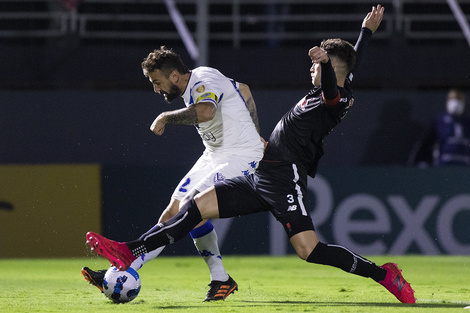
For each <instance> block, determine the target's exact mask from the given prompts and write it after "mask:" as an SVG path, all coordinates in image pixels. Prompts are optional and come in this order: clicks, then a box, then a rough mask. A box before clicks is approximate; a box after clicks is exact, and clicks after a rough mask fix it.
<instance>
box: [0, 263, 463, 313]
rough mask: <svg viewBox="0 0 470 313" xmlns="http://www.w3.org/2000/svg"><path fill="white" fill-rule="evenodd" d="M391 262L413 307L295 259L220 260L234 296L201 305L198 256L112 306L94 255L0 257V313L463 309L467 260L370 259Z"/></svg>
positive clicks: (152, 267) (154, 268)
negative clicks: (94, 277)
mask: <svg viewBox="0 0 470 313" xmlns="http://www.w3.org/2000/svg"><path fill="white" fill-rule="evenodd" d="M370 259H371V260H373V261H374V262H376V263H378V264H382V263H385V262H388V261H393V262H396V263H398V265H399V267H401V268H402V269H403V274H404V276H405V278H406V279H407V280H408V281H409V282H410V283H411V285H412V287H413V288H414V289H415V292H416V293H415V295H416V298H417V303H416V304H415V305H404V304H401V303H399V302H398V301H397V300H396V299H395V297H393V296H392V295H391V294H390V293H388V292H387V291H386V290H385V289H384V288H383V287H382V286H380V285H378V284H377V283H375V282H373V281H372V280H371V279H365V278H362V277H358V276H355V275H351V274H347V273H344V272H343V271H341V270H338V269H334V268H330V267H326V266H321V265H313V264H308V263H306V262H304V261H301V260H300V259H298V258H297V257H296V256H287V257H270V256H226V257H225V258H224V264H225V267H226V269H227V271H228V272H229V273H230V275H232V277H233V278H234V279H235V280H236V281H237V282H238V284H239V291H238V292H235V293H234V294H232V295H231V296H229V297H228V298H227V300H226V301H220V302H214V303H203V302H202V300H203V299H204V296H205V294H206V292H207V284H208V283H209V273H208V270H207V267H206V265H205V263H204V261H203V260H202V259H201V258H200V257H160V258H157V259H156V260H154V261H152V262H150V263H147V265H146V266H144V267H143V268H142V269H141V270H140V271H139V274H140V277H141V280H142V290H141V292H140V294H139V296H138V297H137V298H136V299H135V300H134V301H132V302H130V303H127V304H113V303H112V302H111V301H109V300H107V299H106V298H105V297H104V295H102V294H101V293H100V292H99V291H98V289H96V288H95V287H92V286H90V285H89V284H88V283H86V282H85V281H84V280H83V278H82V276H81V275H80V269H81V268H82V267H83V266H88V267H90V268H92V269H101V268H107V267H108V264H109V263H108V262H107V261H106V260H104V259H102V258H99V257H96V258H94V257H93V258H83V259H82V258H79V259H33V260H31V259H0V273H1V275H0V290H1V292H0V312H3V313H5V312H87V313H94V312H100V313H102V312H250V313H255V312H366V313H367V312H381V313H384V312H393V313H401V312H427V313H428V312H445V313H449V312H462V313H465V312H468V313H470V309H469V310H465V309H464V307H466V306H470V281H469V280H470V258H469V257H468V256H374V257H370Z"/></svg>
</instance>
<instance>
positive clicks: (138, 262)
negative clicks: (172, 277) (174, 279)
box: [130, 246, 165, 271]
mask: <svg viewBox="0 0 470 313" xmlns="http://www.w3.org/2000/svg"><path fill="white" fill-rule="evenodd" d="M164 248H165V246H163V247H160V248H157V249H155V250H153V251H150V252H148V253H146V254H144V255H141V256H140V257H138V258H137V259H135V260H134V262H132V264H131V266H130V267H132V268H133V269H134V270H136V271H138V270H140V269H141V268H142V266H144V264H145V263H147V262H148V261H150V260H153V259H155V258H156V257H157V256H158V255H159V254H160V253H161V252H162V251H163V249H164Z"/></svg>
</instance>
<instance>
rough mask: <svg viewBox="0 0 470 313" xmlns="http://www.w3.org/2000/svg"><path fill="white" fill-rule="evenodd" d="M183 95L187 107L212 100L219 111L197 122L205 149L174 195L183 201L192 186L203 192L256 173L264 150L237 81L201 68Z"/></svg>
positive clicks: (214, 70)
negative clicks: (218, 184) (228, 179)
mask: <svg viewBox="0 0 470 313" xmlns="http://www.w3.org/2000/svg"><path fill="white" fill-rule="evenodd" d="M182 97H183V99H184V102H185V105H186V106H187V107H189V106H191V105H194V104H197V103H200V102H205V103H207V102H210V103H212V104H214V106H215V107H216V108H217V111H216V114H215V117H214V118H213V119H212V120H210V121H207V122H203V123H200V124H198V125H196V128H197V131H198V133H199V135H200V136H201V138H202V141H203V143H204V146H205V147H206V149H205V151H204V153H203V155H202V156H201V157H200V158H199V159H198V161H197V162H196V163H195V164H194V166H193V167H192V168H191V170H190V171H189V172H188V173H187V174H186V175H185V176H184V178H183V179H182V180H181V181H180V183H179V184H178V186H177V187H176V189H175V191H174V193H173V196H172V198H174V199H177V200H180V201H181V200H182V199H183V198H184V196H185V195H186V194H188V192H189V191H191V190H193V189H196V190H197V191H199V192H202V191H204V190H206V189H207V188H209V187H211V186H213V185H214V184H215V183H216V182H219V181H223V180H225V179H227V178H232V177H236V176H242V175H248V174H251V173H253V172H254V170H255V169H256V167H257V166H258V162H259V160H260V159H261V158H262V157H263V149H264V145H263V143H262V142H261V140H260V136H259V134H258V132H257V131H256V127H255V124H254V123H253V121H252V119H251V116H250V112H249V111H248V109H247V107H246V104H245V100H244V99H243V97H242V96H241V94H240V91H239V89H238V83H237V82H235V81H233V80H231V79H229V78H227V77H226V76H224V75H223V74H222V73H220V72H219V71H218V70H216V69H214V68H210V67H198V68H196V69H194V70H192V71H191V77H190V79H189V82H188V86H187V87H186V90H185V92H184V93H183V95H182Z"/></svg>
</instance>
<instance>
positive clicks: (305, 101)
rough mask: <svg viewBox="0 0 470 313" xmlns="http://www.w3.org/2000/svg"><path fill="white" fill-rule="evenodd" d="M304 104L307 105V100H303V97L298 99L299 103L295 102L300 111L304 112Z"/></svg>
mask: <svg viewBox="0 0 470 313" xmlns="http://www.w3.org/2000/svg"><path fill="white" fill-rule="evenodd" d="M306 104H307V99H305V97H303V98H302V99H300V101H299V102H297V105H298V106H299V107H300V108H301V109H302V111H305V105H306Z"/></svg>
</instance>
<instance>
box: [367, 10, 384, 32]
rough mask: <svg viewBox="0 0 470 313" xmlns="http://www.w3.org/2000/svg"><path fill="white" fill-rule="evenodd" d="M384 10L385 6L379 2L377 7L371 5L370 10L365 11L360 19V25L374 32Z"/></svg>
mask: <svg viewBox="0 0 470 313" xmlns="http://www.w3.org/2000/svg"><path fill="white" fill-rule="evenodd" d="M384 10H385V8H384V7H383V6H381V5H380V4H378V5H377V7H375V6H373V7H372V11H370V12H369V13H367V15H366V17H365V18H364V20H363V21H362V27H365V28H368V29H370V31H371V32H372V33H375V31H376V30H377V28H379V26H380V23H381V22H382V19H383V17H384Z"/></svg>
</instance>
